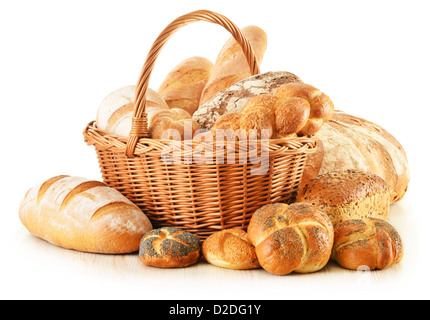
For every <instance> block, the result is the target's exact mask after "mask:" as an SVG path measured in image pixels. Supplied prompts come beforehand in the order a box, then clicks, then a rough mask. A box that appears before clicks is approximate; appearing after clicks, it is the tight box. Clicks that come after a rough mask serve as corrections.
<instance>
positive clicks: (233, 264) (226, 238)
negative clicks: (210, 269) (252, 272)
mask: <svg viewBox="0 0 430 320" xmlns="http://www.w3.org/2000/svg"><path fill="white" fill-rule="evenodd" d="M202 252H203V255H204V257H205V259H206V261H207V262H209V263H211V264H213V265H215V266H217V267H222V268H228V269H236V270H245V269H256V268H259V267H260V264H259V262H258V258H257V255H256V253H255V248H254V246H253V245H252V243H251V242H249V240H248V236H247V233H246V231H244V230H242V229H239V228H233V229H226V230H222V231H218V232H216V233H214V234H212V235H210V236H209V237H208V238H207V239H206V240H205V241H204V242H203V246H202Z"/></svg>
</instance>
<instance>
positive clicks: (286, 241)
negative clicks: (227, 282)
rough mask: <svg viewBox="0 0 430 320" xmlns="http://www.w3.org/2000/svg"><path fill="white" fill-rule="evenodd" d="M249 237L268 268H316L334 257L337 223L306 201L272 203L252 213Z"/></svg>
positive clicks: (280, 272) (285, 270)
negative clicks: (334, 226) (334, 237)
mask: <svg viewBox="0 0 430 320" xmlns="http://www.w3.org/2000/svg"><path fill="white" fill-rule="evenodd" d="M248 238H249V240H250V241H251V243H252V244H253V245H254V246H255V250H256V254H257V257H258V261H259V262H260V264H261V266H262V267H263V268H264V269H265V270H266V271H268V272H270V273H272V274H275V275H285V274H289V273H291V272H293V271H294V272H299V273H308V272H315V271H318V270H320V269H322V268H323V267H324V266H325V265H326V264H327V262H328V261H329V259H330V254H331V249H332V246H333V225H332V223H331V221H330V219H329V217H328V216H327V215H326V214H325V213H324V212H322V211H320V210H319V209H318V208H316V207H314V206H312V205H309V204H306V203H294V204H291V205H288V204H284V203H275V204H268V205H265V206H263V207H262V208H260V209H259V210H257V211H256V212H255V213H254V215H253V216H252V218H251V221H250V223H249V227H248Z"/></svg>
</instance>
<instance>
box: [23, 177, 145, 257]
mask: <svg viewBox="0 0 430 320" xmlns="http://www.w3.org/2000/svg"><path fill="white" fill-rule="evenodd" d="M19 217H20V220H21V222H22V224H23V225H24V226H25V227H26V228H27V229H28V231H29V232H30V233H32V234H33V235H35V236H37V237H39V238H41V239H44V240H46V241H48V242H51V243H53V244H55V245H57V246H60V247H64V248H67V249H74V250H78V251H86V252H97V253H127V252H134V251H137V250H139V243H140V239H141V238H142V236H143V235H144V234H145V233H146V232H148V231H150V230H152V225H151V222H150V221H149V219H148V218H147V217H146V215H145V214H144V213H143V212H142V211H141V210H140V209H139V208H138V207H137V206H136V205H135V204H133V203H132V202H131V201H130V200H128V199H127V198H126V197H125V196H123V195H122V194H121V193H120V192H119V191H117V190H115V189H113V188H110V187H108V186H107V185H105V184H104V183H102V182H99V181H92V180H88V179H86V178H81V177H70V176H56V177H53V178H51V179H48V180H46V181H45V182H43V183H42V184H40V185H37V186H35V187H33V188H31V189H30V190H29V191H28V192H27V193H26V195H25V197H24V199H23V200H22V202H21V205H20V208H19Z"/></svg>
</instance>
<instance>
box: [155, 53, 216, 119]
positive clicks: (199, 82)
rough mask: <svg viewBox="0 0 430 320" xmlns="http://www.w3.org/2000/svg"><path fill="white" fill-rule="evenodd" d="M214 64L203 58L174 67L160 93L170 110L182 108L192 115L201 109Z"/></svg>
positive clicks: (161, 86) (185, 61) (186, 61)
mask: <svg viewBox="0 0 430 320" xmlns="http://www.w3.org/2000/svg"><path fill="white" fill-rule="evenodd" d="M212 67H213V63H212V62H211V61H209V60H208V59H206V58H203V57H191V58H188V59H186V60H184V61H182V62H181V63H180V64H178V65H177V66H176V67H174V68H173V69H172V70H171V71H170V72H169V74H168V75H167V76H166V78H165V79H164V81H163V82H162V83H161V85H160V88H159V89H158V93H159V95H160V96H161V98H163V99H164V101H165V102H166V103H167V105H168V106H169V107H170V108H181V109H184V110H185V111H187V112H188V113H189V114H190V115H193V113H194V112H195V111H196V110H197V108H198V107H199V102H200V96H201V95H202V91H203V88H204V87H205V85H206V82H207V81H208V78H209V74H210V71H211V69H212Z"/></svg>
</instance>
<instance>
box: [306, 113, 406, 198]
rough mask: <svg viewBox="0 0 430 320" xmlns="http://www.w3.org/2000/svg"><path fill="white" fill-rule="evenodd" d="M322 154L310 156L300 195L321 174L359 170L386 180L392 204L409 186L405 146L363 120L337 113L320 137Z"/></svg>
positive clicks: (322, 129)
mask: <svg viewBox="0 0 430 320" xmlns="http://www.w3.org/2000/svg"><path fill="white" fill-rule="evenodd" d="M316 137H317V138H319V140H320V141H321V145H322V146H323V149H324V151H323V150H321V152H322V153H323V154H321V153H316V154H310V155H309V157H308V161H307V164H306V167H305V170H304V172H303V176H304V177H305V178H304V179H302V183H301V185H300V192H301V191H302V190H303V188H304V187H305V186H306V184H307V183H308V182H309V181H310V180H311V179H313V178H315V177H316V176H318V175H319V174H324V173H327V172H329V171H333V170H346V169H356V170H362V171H367V172H372V173H374V174H377V175H378V176H380V177H381V178H383V179H384V180H385V181H386V182H387V184H388V186H389V189H390V193H391V200H390V201H391V203H394V202H398V201H400V200H401V199H402V198H403V197H404V195H405V193H406V191H407V189H408V185H409V180H410V174H409V165H408V159H407V157H406V153H405V150H404V149H403V147H402V145H401V144H400V143H399V142H398V141H397V140H396V139H395V138H394V137H393V136H392V135H391V134H390V133H388V132H387V131H386V130H385V129H384V128H382V127H381V126H379V125H377V124H375V123H372V122H370V121H368V120H365V119H363V118H359V117H356V116H353V115H350V114H346V113H344V112H342V111H335V112H334V115H333V118H332V120H330V121H329V122H327V123H326V124H325V125H324V126H323V127H322V128H321V130H320V131H319V132H318V133H317V134H316Z"/></svg>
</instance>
